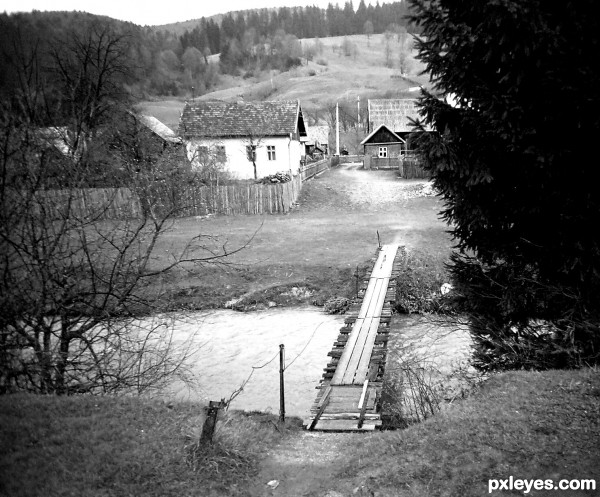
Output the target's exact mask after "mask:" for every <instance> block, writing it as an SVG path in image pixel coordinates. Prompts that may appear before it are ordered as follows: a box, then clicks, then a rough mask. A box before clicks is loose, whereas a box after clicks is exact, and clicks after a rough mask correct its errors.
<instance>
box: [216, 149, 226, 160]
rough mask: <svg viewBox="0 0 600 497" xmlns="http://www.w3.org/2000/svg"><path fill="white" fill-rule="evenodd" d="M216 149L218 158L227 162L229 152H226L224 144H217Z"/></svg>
mask: <svg viewBox="0 0 600 497" xmlns="http://www.w3.org/2000/svg"><path fill="white" fill-rule="evenodd" d="M216 151H217V160H218V161H220V162H225V161H226V160H227V153H226V152H225V147H224V146H223V145H217V146H216Z"/></svg>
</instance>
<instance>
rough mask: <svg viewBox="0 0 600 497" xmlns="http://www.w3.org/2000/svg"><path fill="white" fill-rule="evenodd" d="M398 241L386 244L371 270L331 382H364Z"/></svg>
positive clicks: (338, 383)
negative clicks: (394, 243) (358, 309)
mask: <svg viewBox="0 0 600 497" xmlns="http://www.w3.org/2000/svg"><path fill="white" fill-rule="evenodd" d="M397 250H398V246H397V245H384V246H383V248H382V249H381V251H380V252H379V257H378V258H377V262H376V263H375V267H374V268H373V272H372V273H371V277H370V279H369V284H368V286H367V290H366V292H365V296H364V299H363V304H362V307H361V309H360V312H359V313H358V317H357V318H356V321H355V322H354V326H353V328H352V332H351V333H350V337H349V338H348V341H347V343H346V346H345V347H344V352H343V353H342V356H341V357H340V361H339V363H338V366H337V368H336V371H335V374H334V375H333V378H332V380H331V384H332V385H352V384H355V385H356V384H359V385H362V384H363V383H364V381H365V379H366V378H367V374H368V372H369V361H370V358H371V353H372V351H373V345H374V344H375V337H376V336H377V329H378V327H379V323H380V320H381V310H382V308H383V304H384V301H385V297H386V294H387V289H388V288H387V287H388V283H389V279H390V274H391V272H392V266H393V263H394V257H395V256H396V251H397Z"/></svg>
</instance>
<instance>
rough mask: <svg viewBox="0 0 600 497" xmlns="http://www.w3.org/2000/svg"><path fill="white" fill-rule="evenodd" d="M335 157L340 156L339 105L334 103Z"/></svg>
mask: <svg viewBox="0 0 600 497" xmlns="http://www.w3.org/2000/svg"><path fill="white" fill-rule="evenodd" d="M335 143H336V148H335V155H337V156H338V157H339V156H340V104H339V103H338V102H336V103H335Z"/></svg>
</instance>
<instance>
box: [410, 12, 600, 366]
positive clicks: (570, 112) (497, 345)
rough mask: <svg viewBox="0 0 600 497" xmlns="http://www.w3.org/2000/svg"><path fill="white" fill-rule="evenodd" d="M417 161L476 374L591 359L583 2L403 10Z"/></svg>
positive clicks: (594, 355)
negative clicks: (414, 60)
mask: <svg viewBox="0 0 600 497" xmlns="http://www.w3.org/2000/svg"><path fill="white" fill-rule="evenodd" d="M411 4H412V6H413V8H414V16H413V17H412V18H411V20H412V21H413V22H415V23H417V24H418V26H419V28H420V29H421V30H422V34H423V37H422V38H421V41H420V42H419V43H418V50H419V58H420V59H421V60H422V61H423V62H425V63H426V64H427V67H428V70H429V72H430V73H431V76H432V78H433V80H434V82H435V85H436V88H435V89H436V90H437V92H439V94H454V95H455V97H456V101H457V106H452V105H449V104H448V103H446V102H445V101H443V100H440V99H439V98H437V97H436V96H434V95H432V94H425V95H424V96H423V97H422V98H421V107H422V110H423V112H424V115H425V122H426V123H427V124H429V125H431V126H433V127H434V129H435V130H437V133H434V134H428V135H423V137H422V138H421V141H420V153H421V156H422V158H423V160H424V162H425V165H426V167H427V169H429V171H430V172H431V174H432V176H433V181H434V183H435V185H436V187H437V188H438V189H439V190H440V191H441V192H442V195H443V198H444V201H445V209H444V211H443V217H444V219H446V220H447V221H448V223H449V225H450V226H451V229H452V234H453V236H454V237H455V240H456V242H457V252H456V253H455V255H454V258H453V262H454V265H453V266H452V272H453V275H454V280H455V286H456V290H457V294H458V295H459V298H460V299H461V302H462V306H463V307H462V310H463V311H466V312H467V314H468V315H469V317H470V321H471V326H472V332H473V337H474V339H475V341H476V344H477V349H476V352H475V358H476V361H477V364H478V365H479V366H480V367H482V368H484V369H497V368H520V367H535V368H547V367H570V366H577V365H582V364H587V363H598V361H599V360H600V328H599V323H600V232H599V231H598V229H597V228H596V227H597V226H598V225H600V196H599V195H598V192H597V184H596V181H594V179H593V178H595V176H596V169H597V160H594V159H593V157H595V156H596V155H597V152H596V137H597V136H598V133H599V132H600V64H599V63H598V57H597V54H598V50H599V43H600V41H599V40H600V38H599V37H598V33H599V32H600V16H598V7H597V5H596V2H594V1H593V0H582V1H578V2H571V1H567V2H562V3H560V4H556V3H552V2H544V1H542V0H530V1H528V2H523V1H517V0H500V1H497V0H488V1H480V2H468V3H466V2H462V1H458V0H456V1H450V0H432V1H423V0H411Z"/></svg>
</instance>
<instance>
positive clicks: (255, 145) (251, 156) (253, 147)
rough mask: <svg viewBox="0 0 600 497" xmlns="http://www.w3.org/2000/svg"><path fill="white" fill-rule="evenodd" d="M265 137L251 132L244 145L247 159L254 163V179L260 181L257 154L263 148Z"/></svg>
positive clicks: (247, 135) (247, 134) (248, 133)
mask: <svg viewBox="0 0 600 497" xmlns="http://www.w3.org/2000/svg"><path fill="white" fill-rule="evenodd" d="M264 139H265V137H264V136H263V135H260V134H256V133H255V132H253V131H251V130H249V131H248V132H247V133H246V138H245V139H244V145H245V147H246V158H247V159H248V161H250V162H252V167H253V170H254V179H258V171H257V168H256V153H257V150H258V149H259V148H261V147H262V145H263V142H264Z"/></svg>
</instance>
